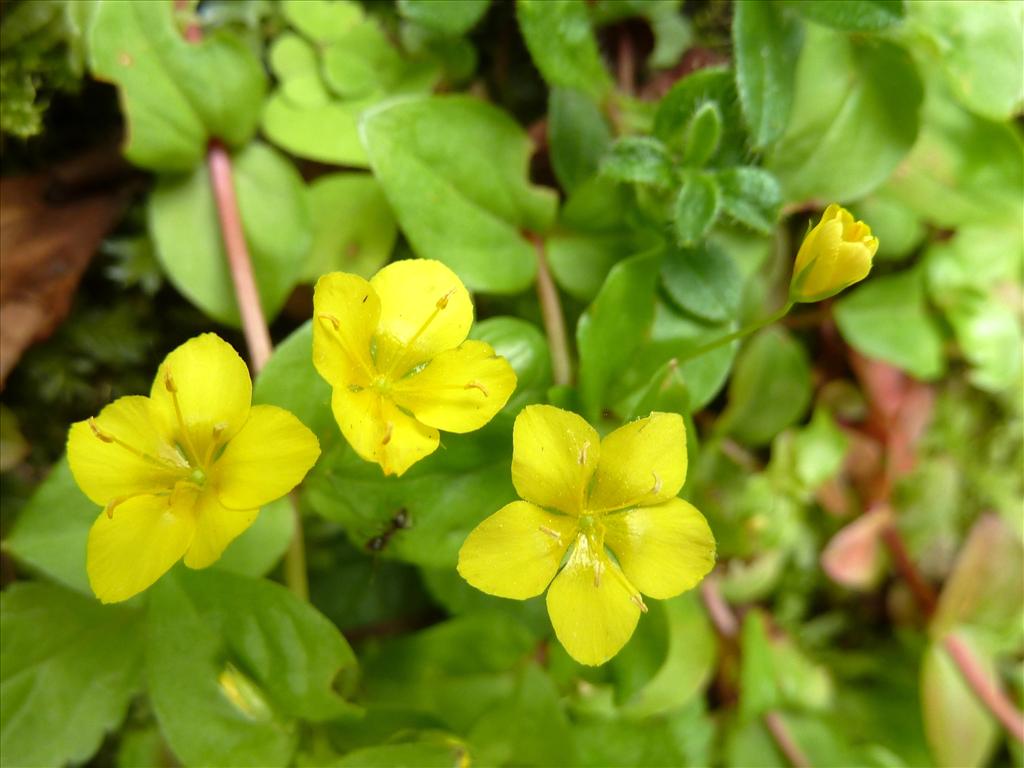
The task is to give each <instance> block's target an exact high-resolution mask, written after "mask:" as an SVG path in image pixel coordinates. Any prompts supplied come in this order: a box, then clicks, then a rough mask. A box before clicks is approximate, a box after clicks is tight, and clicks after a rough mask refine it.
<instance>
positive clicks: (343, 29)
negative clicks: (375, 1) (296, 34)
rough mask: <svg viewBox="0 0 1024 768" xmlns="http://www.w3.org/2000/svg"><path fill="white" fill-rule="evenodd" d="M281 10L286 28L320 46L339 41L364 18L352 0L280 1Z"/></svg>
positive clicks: (359, 7) (357, 4)
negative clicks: (300, 33) (286, 23)
mask: <svg viewBox="0 0 1024 768" xmlns="http://www.w3.org/2000/svg"><path fill="white" fill-rule="evenodd" d="M281 10H282V12H283V13H284V17H285V18H286V19H287V20H288V23H289V24H291V25H292V26H293V27H295V28H296V29H297V30H299V31H300V32H302V34H303V35H305V36H306V37H308V38H309V39H310V40H312V41H314V42H316V43H319V44H321V45H323V44H325V43H333V42H337V41H338V40H340V39H342V38H343V37H344V36H345V35H346V34H347V33H348V32H349V30H351V29H352V28H353V27H354V26H356V25H357V24H358V23H359V22H361V21H362V20H363V18H364V14H363V8H362V6H361V5H360V4H359V3H357V2H354V1H353V0H282V3H281Z"/></svg>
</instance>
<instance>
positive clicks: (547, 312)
mask: <svg viewBox="0 0 1024 768" xmlns="http://www.w3.org/2000/svg"><path fill="white" fill-rule="evenodd" d="M530 239H531V240H532V241H533V246H534V248H536V249H537V298H538V299H540V313H541V317H542V318H543V320H544V332H545V334H547V337H548V348H549V349H550V351H551V371H552V378H553V380H554V382H555V384H556V385H558V386H567V385H568V384H570V383H572V358H571V357H570V355H569V337H568V334H567V333H566V330H565V315H564V314H563V312H562V301H561V299H559V298H558V288H556V287H555V281H554V280H553V279H552V277H551V269H550V268H549V267H548V259H547V256H546V255H545V253H544V240H543V239H541V238H540V237H539V236H537V235H530Z"/></svg>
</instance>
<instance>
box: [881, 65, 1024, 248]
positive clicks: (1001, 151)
mask: <svg viewBox="0 0 1024 768" xmlns="http://www.w3.org/2000/svg"><path fill="white" fill-rule="evenodd" d="M923 117H924V122H923V125H922V129H921V135H920V137H919V138H918V140H917V143H916V144H915V145H914V149H913V151H911V153H910V155H909V156H908V157H907V158H906V159H905V160H904V161H903V163H901V165H900V172H899V173H898V174H896V175H894V176H893V178H891V179H890V180H889V182H888V183H887V184H886V186H885V187H883V190H882V191H883V192H884V193H885V194H888V195H891V196H892V197H893V198H894V199H895V200H897V201H899V202H902V203H904V204H906V205H907V206H909V207H910V208H911V209H912V210H913V211H914V212H915V213H917V214H918V215H919V216H921V217H922V218H923V219H925V220H926V221H929V222H933V223H935V224H938V225H940V226H942V227H948V228H955V227H958V226H960V225H962V224H981V223H996V224H999V225H1001V226H1007V227H1009V228H1012V229H1013V230H1014V231H1019V229H1020V226H1019V223H1020V200H1021V198H1022V196H1024V163H1022V162H1021V158H1024V144H1022V142H1021V135H1020V131H1019V130H1017V129H1016V128H1014V127H1013V126H1011V125H1007V124H1001V123H994V122H991V121H989V120H985V119H984V118H981V117H977V116H976V115H973V114H971V113H970V112H968V111H966V110H964V109H962V108H961V107H959V105H957V104H956V102H954V101H953V100H952V98H951V97H950V96H949V95H948V93H947V92H946V88H945V86H944V84H943V83H942V82H941V81H939V82H936V81H935V79H934V78H933V79H932V80H931V81H929V83H928V98H927V100H926V101H925V107H924V115H923ZM881 247H882V248H884V247H885V246H884V244H883V245H882V246H881Z"/></svg>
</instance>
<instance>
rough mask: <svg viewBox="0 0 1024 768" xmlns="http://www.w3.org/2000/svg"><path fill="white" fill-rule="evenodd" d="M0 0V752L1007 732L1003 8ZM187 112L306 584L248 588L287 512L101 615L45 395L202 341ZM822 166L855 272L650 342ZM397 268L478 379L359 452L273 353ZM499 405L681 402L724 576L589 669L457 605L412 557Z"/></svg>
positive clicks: (682, 743)
mask: <svg viewBox="0 0 1024 768" xmlns="http://www.w3.org/2000/svg"><path fill="white" fill-rule="evenodd" d="M0 12H2V20H0V85H2V90H0V131H2V139H0V141H2V144H0V147H2V170H3V181H2V183H3V185H4V187H3V192H4V194H3V200H2V203H0V220H2V221H3V225H4V232H3V242H2V246H3V284H2V290H0V294H2V295H0V299H2V302H0V305H2V306H0V311H2V313H3V314H2V320H3V326H4V327H3V331H2V335H3V344H4V349H3V358H4V359H3V366H2V369H3V377H4V384H3V387H4V388H3V393H2V406H0V469H2V471H3V475H2V477H3V489H2V502H3V505H2V520H0V524H2V533H3V544H2V547H3V548H2V558H3V559H2V577H3V583H4V592H3V598H2V601H3V602H2V606H3V607H2V617H0V622H2V630H3V647H2V651H0V660H2V673H0V678H2V689H0V690H2V723H0V752H2V754H3V761H4V764H5V765H12V766H15V765H17V766H21V765H25V766H28V765H32V766H34V765H60V764H68V763H73V764H90V765H97V766H99V765H103V766H106V765H118V766H144V765H146V766H149V765H152V766H169V765H177V764H185V765H197V766H198V765H285V764H293V765H299V766H313V765H332V766H388V765H416V766H433V765H438V766H442V765H450V766H465V765H469V764H473V765H535V766H568V765H580V766H613V765H622V766H691V765H692V766H698V765H708V764H714V765H724V766H761V765H763V766H785V765H791V764H792V765H817V766H827V765H835V766H850V765H865V766H880V767H881V766H886V767H891V766H925V765H935V766H984V765H1008V764H1020V763H1021V761H1022V759H1024V752H1022V745H1021V741H1020V738H1021V736H1020V734H1019V733H1018V734H1017V736H1016V737H1015V736H1014V735H1013V728H1014V723H1015V722H1016V724H1017V725H1016V727H1017V728H1018V729H1020V728H1021V726H1020V713H1019V710H1020V704H1021V700H1022V697H1024V615H1022V605H1024V582H1022V577H1024V544H1022V542H1024V521H1022V498H1024V488H1022V484H1024V483H1022V476H1021V468H1022V466H1024V456H1022V437H1024V436H1022V427H1021V424H1022V421H1021V408H1022V378H1021V377H1022V369H1021V357H1022V316H1024V315H1022V313H1024V304H1022V298H1021V290H1022V269H1024V229H1022V226H1024V221H1022V201H1024V153H1022V143H1021V126H1020V115H1021V110H1022V105H1024V49H1022V39H1024V38H1022V34H1024V4H1022V3H1021V2H1017V1H1016V0H1012V1H1008V2H957V1H950V2H928V1H927V0H906V2H903V1H902V0H843V1H841V2H834V1H831V0H829V1H819V2H814V3H811V2H797V1H791V0H764V1H758V2H755V1H754V0H740V1H738V2H731V3H730V2H722V1H712V2H705V1H700V0H687V2H685V3H683V2H677V1H676V0H594V1H593V2H584V1H583V0H544V1H543V2H542V1H539V0H517V2H511V1H505V0H493V2H492V1H491V0H458V1H456V0H448V1H447V2H431V1H430V0H397V2H391V1H390V0H366V1H365V2H361V3H360V2H349V1H347V0H281V1H280V2H272V1H271V0H243V1H241V2H235V1H234V0H203V2H201V3H199V4H198V5H197V4H196V3H195V2H178V3H174V4H172V3H171V2H169V1H168V2H155V1H154V2H146V3H137V2H136V3H131V2H119V1H118V0H64V1H62V0H5V1H4V2H3V4H2V6H0ZM190 27H193V28H195V27H198V28H199V29H201V30H202V35H203V36H202V41H201V42H198V43H190V42H186V39H185V37H184V35H183V32H184V31H185V30H187V29H188V28H190ZM211 139H216V140H218V141H220V142H223V143H224V144H225V145H227V146H228V147H229V148H230V150H231V152H232V155H233V168H234V180H235V185H236V188H237V190H238V197H239V205H240V208H241V217H242V224H243V228H244V231H245V235H246V238H247V240H248V242H249V246H250V250H251V253H252V257H253V260H254V264H255V269H256V277H257V282H258V285H259V288H260V294H261V298H262V301H263V305H264V310H265V312H266V313H267V314H268V316H269V317H271V318H273V323H272V326H271V330H272V332H273V335H274V338H275V340H276V341H278V342H279V343H278V346H277V349H276V351H275V354H274V356H273V357H272V359H271V362H270V363H269V365H268V366H267V367H266V368H265V369H264V370H263V372H262V373H261V374H260V376H259V378H258V380H257V383H256V389H255V398H256V400H257V401H260V402H270V403H275V404H278V405H282V406H284V407H288V408H290V409H291V410H292V411H294V412H295V413H296V414H297V415H298V416H299V417H300V418H301V419H302V420H303V421H304V422H305V423H306V424H307V425H309V426H310V427H311V428H312V429H314V431H316V432H317V434H318V436H319V438H320V441H321V446H322V449H323V456H322V457H321V460H320V462H319V464H318V465H317V467H316V468H315V469H314V470H313V472H312V473H311V475H310V476H309V478H308V479H307V481H306V483H305V484H304V485H303V486H302V488H301V489H300V492H299V493H298V494H297V499H298V503H299V505H300V508H301V510H302V513H303V520H304V526H305V538H306V547H307V557H308V566H309V579H310V593H311V594H310V597H311V604H305V603H302V602H300V601H298V600H297V599H296V598H294V597H293V596H292V595H291V594H290V593H288V592H287V591H286V590H284V589H283V588H282V587H280V586H279V585H277V584H275V583H273V581H274V579H276V577H277V576H279V573H280V565H279V560H280V558H281V556H282V555H283V553H284V550H285V548H286V547H287V544H288V540H289V538H290V537H291V535H292V530H293V522H292V517H291V515H290V513H289V510H288V504H287V502H286V501H285V502H279V503H276V504H274V505H271V506H269V507H267V508H265V509H264V510H263V512H262V514H261V516H260V518H259V522H258V523H257V524H256V525H255V526H253V528H252V529H251V530H250V531H248V532H247V533H246V534H245V535H244V536H243V537H241V538H240V539H239V540H238V542H237V543H236V544H234V545H232V547H231V548H230V549H229V550H228V553H227V554H226V556H225V558H224V559H223V560H222V561H221V562H220V563H218V565H217V566H216V568H214V569H210V570H208V571H204V572H198V573H194V572H185V571H184V569H182V568H180V567H179V568H178V569H176V570H174V571H173V572H172V573H171V574H169V575H168V576H167V577H165V578H164V579H163V580H162V581H161V582H160V583H159V584H157V585H156V586H155V587H154V588H153V589H152V590H151V591H150V592H149V593H148V594H146V595H144V596H141V597H139V598H136V599H134V600H132V601H131V602H129V603H127V604H125V605H123V606H116V607H110V606H100V605H99V603H97V602H96V601H95V599H94V598H93V597H92V596H91V594H90V593H89V590H88V584H87V581H86V579H85V572H84V557H85V555H84V541H85V536H86V533H87V530H88V527H89V525H90V524H91V522H92V520H93V518H94V517H95V515H96V513H97V510H96V509H95V507H94V506H93V505H92V504H91V503H90V502H89V501H88V500H87V499H85V497H84V496H82V495H81V493H80V492H79V491H78V489H77V487H76V486H75V484H74V482H73V480H72V478H71V475H70V472H69V470H68V468H67V464H66V461H64V460H63V458H62V454H63V445H64V439H65V435H66V430H67V427H68V425H69V424H70V423H71V422H72V421H74V420H78V419H81V418H84V417H87V416H89V415H91V414H94V413H96V412H97V411H98V410H99V409H100V408H101V407H102V405H103V404H105V403H107V402H109V401H110V400H111V399H113V398H115V397H117V396H120V395H123V394H131V393H140V392H144V391H146V389H147V388H148V383H149V381H150V379H151V377H152V373H153V371H154V370H155V368H156V366H157V364H158V363H159V361H160V360H161V359H162V357H163V356H164V355H165V354H166V353H167V352H168V351H170V350H171V349H173V348H174V347H175V346H176V345H178V344H179V343H180V342H181V341H183V340H184V339H186V338H188V337H189V336H191V335H194V334H195V333H197V332H199V331H201V330H206V329H211V328H213V329H215V330H216V331H217V332H218V333H220V334H221V335H223V336H225V338H228V339H229V340H231V341H232V342H233V343H235V344H236V345H237V346H239V348H242V337H241V334H240V333H239V331H238V330H237V329H238V322H239V321H238V310H237V307H236V305H235V298H234V292H233V288H232V284H231V279H230V275H229V273H228V271H227V268H226V266H225V257H224V250H223V245H222V242H221V234H220V229H219V224H218V219H217V209H216V206H215V204H214V199H213V192H212V190H211V185H210V179H209V173H208V171H207V168H206V166H205V164H204V162H203V161H204V156H205V152H206V147H207V144H208V142H209V141H210V140H211ZM122 148H123V158H124V159H122V154H121V149H122ZM125 161H127V162H125ZM833 201H838V202H841V203H843V204H844V205H846V206H848V207H849V208H851V210H853V211H854V213H855V214H856V215H857V217H858V218H862V219H864V220H865V221H867V222H868V223H869V224H870V225H871V227H872V228H873V230H874V232H875V234H877V236H878V237H879V239H880V241H881V246H880V250H879V253H878V255H877V257H876V263H875V267H874V270H873V272H872V275H871V276H870V277H869V278H868V280H866V281H865V282H864V283H863V284H861V285H859V286H857V287H855V288H854V289H852V290H850V291H848V292H847V293H845V294H842V295H840V296H839V297H837V298H836V299H834V300H829V301H827V302H825V303H823V304H818V305H807V306H802V307H800V308H798V309H797V310H796V311H794V312H793V313H791V315H790V316H788V317H787V318H786V319H785V320H783V321H782V322H781V323H778V324H776V325H774V326H772V327H770V328H767V329H765V330H764V331H761V332H759V333H758V334H756V335H755V336H753V337H751V338H749V339H747V340H746V341H744V342H743V343H734V344H732V345H730V346H725V347H721V348H720V349H717V350H715V351H713V352H711V353H709V354H707V355H703V356H700V357H695V358H692V359H690V358H688V355H689V354H691V353H692V352H693V351H694V350H696V349H697V348H698V347H700V346H701V345H702V344H705V343H707V342H710V341H713V340H714V339H716V338H718V337H720V336H721V335H723V334H725V333H728V332H730V331H731V330H734V329H735V328H738V327H740V326H741V325H743V324H745V323H748V322H750V321H753V320H756V319H758V318H761V317H764V316H766V315H768V314H769V313H771V312H772V311H773V310H774V309H776V308H777V307H778V306H780V305H781V304H783V303H784V301H785V298H786V290H787V285H788V280H789V274H790V269H791V265H792V260H793V257H794V255H795V252H796V249H797V247H798V246H799V243H800V240H801V238H802V236H803V234H804V232H805V231H806V229H807V227H808V226H809V224H810V223H812V222H813V221H814V220H816V217H817V212H818V211H819V210H820V209H822V208H823V207H824V206H825V205H826V204H828V203H829V202H833ZM538 243H539V244H540V247H541V248H542V250H543V253H544V257H545V260H546V267H545V268H547V269H549V270H550V275H551V277H553V280H554V282H555V284H556V286H557V288H558V290H559V292H560V294H561V297H562V302H563V303H562V310H563V311H564V314H565V320H566V323H567V325H568V328H569V329H570V336H572V343H571V348H572V353H573V357H572V363H573V368H574V375H573V377H572V379H571V381H570V382H568V383H567V382H566V381H564V380H559V379H560V374H559V373H558V371H557V370H556V371H554V372H553V369H552V364H551V360H550V357H549V340H548V338H547V337H546V336H545V332H544V323H543V322H542V320H543V308H542V306H541V303H540V302H539V301H538V298H537V295H536V293H535V292H534V290H533V286H534V283H535V281H537V279H538V259H537V251H536V245H537V244H538ZM411 256H421V257H426V258H436V259H440V260H442V261H444V262H446V263H447V264H449V266H451V267H452V268H453V269H455V270H456V271H457V272H458V273H459V275H460V276H461V277H462V279H463V280H464V281H465V282H466V284H467V286H469V287H470V288H471V289H472V290H473V291H474V292H475V294H476V303H477V315H478V319H479V320H480V321H481V322H478V324H477V325H476V326H475V328H474V330H473V335H474V337H476V338H481V339H485V340H487V341H488V342H489V343H491V344H492V345H493V346H494V347H495V349H496V350H497V351H498V352H499V354H503V355H505V356H506V357H507V358H508V359H509V360H510V361H511V362H512V364H513V366H514V367H515V369H516V371H517V374H518V377H519V389H518V390H517V393H516V394H515V395H514V396H513V399H512V400H511V401H510V403H509V404H508V406H507V407H506V409H505V411H504V412H502V413H501V414H499V416H498V417H497V418H496V419H495V420H494V422H492V424H490V425H489V426H488V427H487V428H485V429H483V430H481V431H480V432H478V433H474V434H471V435H452V436H446V437H445V440H444V442H443V450H440V451H438V453H437V454H435V455H434V456H432V457H430V458H429V459H427V460H425V461H423V462H422V463H421V464H419V465H417V466H416V467H415V468H414V469H413V470H411V471H410V472H409V473H408V474H407V475H405V476H403V477H402V478H400V479H393V478H392V479H384V478H382V476H381V473H380V471H379V469H378V468H377V467H376V466H373V465H369V464H366V463H364V462H362V461H360V460H359V459H358V457H356V456H355V454H354V453H353V452H352V451H351V449H350V448H349V447H348V446H347V444H346V443H345V441H344V440H343V439H341V437H340V435H339V433H338V430H337V428H336V425H335V424H334V422H333V419H332V417H331V414H330V409H329V399H330V398H329V395H330V392H329V388H328V387H327V385H326V384H325V383H324V382H323V381H322V380H321V379H320V378H319V377H318V376H317V375H316V373H315V372H314V370H313V368H312V364H311V361H310V329H309V325H308V323H306V320H307V318H308V317H309V315H310V312H311V291H310V286H311V284H312V283H313V282H314V281H315V279H316V278H317V277H318V276H319V275H320V274H322V273H324V272H327V271H331V270H345V271H352V272H357V273H359V274H362V275H365V276H369V275H372V274H373V273H374V272H375V271H376V270H377V269H378V268H379V267H380V266H382V265H383V264H384V263H386V262H387V261H389V260H391V259H395V258H406V257H411ZM541 279H544V276H543V275H542V276H541ZM65 316H66V319H65ZM37 342H42V343H37ZM532 402H554V403H556V404H559V405H561V406H562V407H569V408H572V409H574V410H577V411H579V412H580V413H582V414H583V415H585V416H586V417H587V418H588V419H589V420H590V421H591V422H592V423H594V424H595V425H596V426H597V427H598V428H599V430H600V431H602V432H605V431H607V430H609V429H611V428H614V427H615V426H617V425H618V424H619V423H621V422H622V421H623V420H626V419H629V418H633V417H635V416H637V415H642V414H646V413H647V412H649V411H650V410H652V409H653V410H668V411H678V412H680V413H682V414H684V416H685V417H686V419H687V421H688V426H689V439H690V446H689V448H690V472H689V478H688V481H687V485H686V487H685V489H684V491H683V495H684V496H685V497H686V498H688V499H690V500H691V501H693V502H694V504H695V505H696V506H697V507H698V508H699V509H700V510H702V511H703V512H704V514H705V515H706V516H707V518H708V520H709V522H710V523H711V527H712V530H713V531H714V533H715V536H716V538H717V541H718V546H719V553H718V554H719V566H718V568H717V569H716V571H715V573H714V574H713V575H712V576H711V577H709V580H708V582H707V583H706V584H705V585H704V587H703V588H702V589H700V590H695V591H694V592H692V593H689V594H686V595H683V596H681V597H679V598H676V599H673V600H669V601H664V602H655V603H654V604H652V605H651V610H650V613H649V614H648V615H647V616H645V617H644V618H643V620H642V621H641V623H640V626H639V628H638V630H637V632H636V635H635V636H634V638H633V639H632V641H631V642H630V643H629V644H628V645H627V646H626V648H625V649H624V650H623V651H622V652H621V653H620V654H619V655H618V656H617V657H616V658H615V659H613V660H612V661H611V662H610V663H608V664H607V665H605V666H603V667H601V668H597V669H592V668H585V667H581V666H579V665H577V664H576V663H575V662H573V661H572V660H571V659H570V658H569V657H568V656H567V655H566V654H565V652H564V651H563V650H562V649H561V647H560V646H559V645H558V644H557V642H554V640H553V637H552V633H551V629H550V626H549V624H548V622H547V618H546V616H545V612H544V607H543V605H542V603H541V601H540V599H539V598H538V599H535V600H530V601H526V602H524V603H516V602H510V601H503V600H500V599H497V598H492V597H489V596H486V595H484V594H482V593H479V592H477V591H475V590H473V589H472V588H471V587H469V586H468V585H466V584H465V583H463V582H462V581H461V580H460V579H459V578H458V576H457V574H456V572H455V569H454V564H455V561H456V556H457V552H458V549H459V547H460V545H461V543H462V541H463V540H464V538H465V536H466V534H467V533H468V532H469V531H470V530H471V529H472V528H473V527H474V526H475V525H476V524H477V523H478V522H479V521H480V520H482V519H483V518H484V517H486V516H487V515H489V514H490V513H491V512H493V511H495V510H496V509H498V508H499V507H500V506H501V505H502V504H504V503H506V502H508V501H510V500H511V499H513V498H514V491H513V489H512V486H511V481H510V475H509V462H510V456H511V439H510V436H511V424H512V420H513V418H514V416H515V414H516V413H517V412H518V411H519V409H521V408H522V407H523V405H525V404H528V403H532ZM264 576H266V577H267V578H261V577H264ZM963 654H966V655H967V657H968V658H969V662H966V663H965V662H964V661H963V658H964V656H963ZM965 672H967V673H969V674H970V673H973V675H974V679H973V683H972V684H970V685H969V684H968V677H969V674H968V675H966V676H965ZM979 686H980V688H985V687H986V686H987V687H988V689H989V690H990V691H1002V697H1001V699H1000V702H1001V704H1002V705H1003V709H1002V711H1001V712H1000V711H999V707H998V706H995V707H994V706H993V704H992V701H987V702H986V701H983V699H982V698H979V696H978V693H977V692H978V690H979V689H980V688H979ZM1006 707H1008V708H1009V709H1006ZM1014 708H1016V712H1015V711H1014ZM1000 715H1001V717H1000ZM1014 718H1016V721H1015V720H1014Z"/></svg>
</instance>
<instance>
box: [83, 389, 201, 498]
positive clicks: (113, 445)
mask: <svg viewBox="0 0 1024 768" xmlns="http://www.w3.org/2000/svg"><path fill="white" fill-rule="evenodd" d="M91 422H92V423H91V424H90V421H89V420H87V421H80V422H78V423H76V424H73V425H72V426H71V431H70V432H69V433H68V462H69V463H70V465H71V473H72V474H73V475H74V476H75V481H76V482H77V483H78V487H79V488H81V489H82V491H83V492H84V493H85V495H86V496H88V497H89V498H90V499H92V500H93V501H94V502H96V503H97V504H101V505H104V506H106V505H107V504H108V503H110V502H112V501H116V500H118V499H124V498H126V497H129V496H134V495H136V494H139V493H152V492H155V491H167V490H170V489H171V487H172V486H173V485H174V483H175V482H176V481H177V480H178V479H180V478H181V477H182V476H183V475H184V474H185V472H186V468H187V466H188V465H187V464H186V463H185V460H184V458H183V457H182V456H181V454H179V453H178V452H177V451H176V450H175V449H174V448H172V447H171V446H170V445H168V444H167V443H166V442H165V441H164V439H163V438H162V437H161V435H160V433H159V431H158V430H157V427H156V425H155V423H154V421H153V418H152V413H151V410H150V401H149V398H148V397H138V396H132V397H122V398H119V399H118V400H115V401H114V402H113V403H111V404H110V405H108V406H107V407H106V408H104V409H103V410H102V411H101V412H100V415H99V416H97V417H96V418H95V419H92V420H91Z"/></svg>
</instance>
